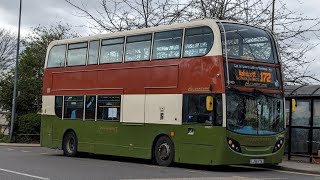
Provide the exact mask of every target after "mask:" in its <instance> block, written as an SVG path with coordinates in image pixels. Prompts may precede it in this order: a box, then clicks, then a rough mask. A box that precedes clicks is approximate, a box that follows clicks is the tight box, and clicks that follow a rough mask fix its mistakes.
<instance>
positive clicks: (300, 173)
mask: <svg viewBox="0 0 320 180" xmlns="http://www.w3.org/2000/svg"><path fill="white" fill-rule="evenodd" d="M233 166H234V167H242V168H251V169H261V170H270V171H275V172H281V173H287V174H299V175H305V176H314V177H320V174H311V173H303V172H293V171H289V170H288V171H286V170H277V169H270V168H263V167H250V166H240V165H239V166H238V165H237V166H236V165H233Z"/></svg>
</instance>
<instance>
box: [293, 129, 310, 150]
mask: <svg viewBox="0 0 320 180" xmlns="http://www.w3.org/2000/svg"><path fill="white" fill-rule="evenodd" d="M308 137H309V130H308V129H300V128H292V134H291V152H292V153H295V154H308V149H309V147H308V144H309V143H308Z"/></svg>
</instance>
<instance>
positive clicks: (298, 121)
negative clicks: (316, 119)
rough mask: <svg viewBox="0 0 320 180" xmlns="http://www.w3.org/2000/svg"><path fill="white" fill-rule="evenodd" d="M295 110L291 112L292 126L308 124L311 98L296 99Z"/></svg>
mask: <svg viewBox="0 0 320 180" xmlns="http://www.w3.org/2000/svg"><path fill="white" fill-rule="evenodd" d="M296 102H297V107H296V111H295V112H292V123H291V125H292V126H310V118H311V100H307V99H297V101H296Z"/></svg>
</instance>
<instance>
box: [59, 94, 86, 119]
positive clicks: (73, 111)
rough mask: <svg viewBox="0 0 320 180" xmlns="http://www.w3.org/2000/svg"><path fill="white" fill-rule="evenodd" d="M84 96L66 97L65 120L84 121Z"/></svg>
mask: <svg viewBox="0 0 320 180" xmlns="http://www.w3.org/2000/svg"><path fill="white" fill-rule="evenodd" d="M83 100H84V98H83V96H65V97H64V119H83Z"/></svg>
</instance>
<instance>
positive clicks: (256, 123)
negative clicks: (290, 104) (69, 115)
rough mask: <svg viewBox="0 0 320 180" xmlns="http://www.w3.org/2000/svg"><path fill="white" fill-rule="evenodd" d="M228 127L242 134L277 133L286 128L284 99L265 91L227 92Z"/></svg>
mask: <svg viewBox="0 0 320 180" xmlns="http://www.w3.org/2000/svg"><path fill="white" fill-rule="evenodd" d="M227 127H228V129H229V130H231V131H234V132H237V133H240V134H260V135H268V134H269V135H270V134H276V133H279V132H281V131H283V130H284V109H283V99H281V98H280V96H276V95H269V94H263V93H258V94H257V93H236V92H229V93H228V94H227Z"/></svg>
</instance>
